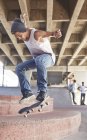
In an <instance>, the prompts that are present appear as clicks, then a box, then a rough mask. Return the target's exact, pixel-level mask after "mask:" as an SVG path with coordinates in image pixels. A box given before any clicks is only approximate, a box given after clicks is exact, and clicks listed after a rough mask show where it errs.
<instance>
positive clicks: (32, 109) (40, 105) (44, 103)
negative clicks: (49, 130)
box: [19, 96, 50, 117]
mask: <svg viewBox="0 0 87 140" xmlns="http://www.w3.org/2000/svg"><path fill="white" fill-rule="evenodd" d="M49 98H50V97H49V96H48V97H46V98H45V99H44V100H43V101H42V102H40V101H36V102H35V103H33V104H32V105H30V106H29V107H25V108H22V109H21V110H20V111H19V113H20V114H24V117H27V115H28V114H30V113H34V112H35V111H37V112H41V111H43V108H44V107H46V106H47V105H49Z"/></svg>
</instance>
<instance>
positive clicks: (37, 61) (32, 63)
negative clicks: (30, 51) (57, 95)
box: [16, 54, 54, 96]
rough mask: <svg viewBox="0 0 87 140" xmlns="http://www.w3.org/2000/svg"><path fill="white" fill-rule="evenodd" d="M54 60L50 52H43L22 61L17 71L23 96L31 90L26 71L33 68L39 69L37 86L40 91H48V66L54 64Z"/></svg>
mask: <svg viewBox="0 0 87 140" xmlns="http://www.w3.org/2000/svg"><path fill="white" fill-rule="evenodd" d="M53 65H54V62H53V60H52V56H51V55H50V54H41V55H38V56H36V57H35V58H33V59H31V60H27V61H25V62H23V63H20V64H18V65H17V67H16V73H17V75H18V78H19V82H20V87H21V92H22V94H23V96H24V95H25V94H28V93H29V92H31V86H30V83H29V81H28V80H27V78H26V76H25V72H26V71H27V70H31V69H35V68H36V69H37V87H38V90H39V91H44V92H47V69H46V68H47V67H50V66H53Z"/></svg>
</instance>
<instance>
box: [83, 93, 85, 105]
mask: <svg viewBox="0 0 87 140" xmlns="http://www.w3.org/2000/svg"><path fill="white" fill-rule="evenodd" d="M83 105H85V93H84V94H83Z"/></svg>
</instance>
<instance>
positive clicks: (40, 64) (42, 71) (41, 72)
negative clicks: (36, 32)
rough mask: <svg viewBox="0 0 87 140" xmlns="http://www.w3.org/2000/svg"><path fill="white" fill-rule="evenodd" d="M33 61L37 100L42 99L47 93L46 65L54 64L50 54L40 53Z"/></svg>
mask: <svg viewBox="0 0 87 140" xmlns="http://www.w3.org/2000/svg"><path fill="white" fill-rule="evenodd" d="M35 63H36V67H37V85H38V90H39V91H40V92H39V95H38V96H37V100H40V101H42V100H44V98H45V96H46V95H47V94H46V92H47V69H46V68H47V67H50V66H52V65H54V63H53V60H52V56H51V55H49V54H42V55H39V56H37V57H36V58H35Z"/></svg>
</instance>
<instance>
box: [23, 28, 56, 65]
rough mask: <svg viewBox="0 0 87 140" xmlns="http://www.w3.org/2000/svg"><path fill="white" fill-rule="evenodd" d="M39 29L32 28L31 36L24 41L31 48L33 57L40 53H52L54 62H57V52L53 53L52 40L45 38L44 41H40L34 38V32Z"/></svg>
mask: <svg viewBox="0 0 87 140" xmlns="http://www.w3.org/2000/svg"><path fill="white" fill-rule="evenodd" d="M35 31H37V30H36V29H35V28H33V29H32V30H31V34H30V38H29V40H28V41H24V43H25V44H26V46H27V48H28V49H29V51H30V53H31V55H32V56H33V57H36V56H38V55H41V54H44V53H48V54H51V55H52V59H53V62H54V63H55V54H54V53H53V50H52V48H51V45H50V42H49V40H48V38H46V37H45V38H43V41H42V42H39V41H37V40H35V38H34V32H35Z"/></svg>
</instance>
